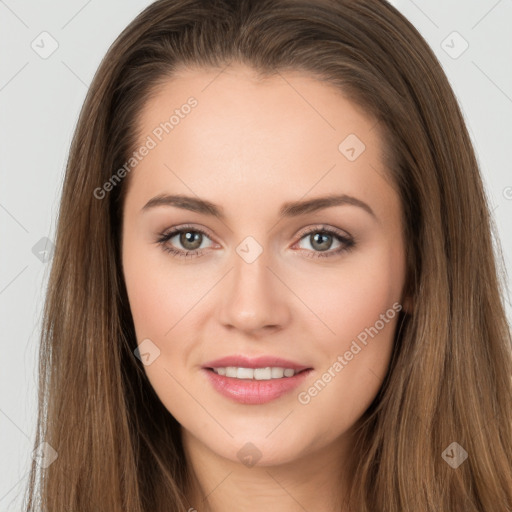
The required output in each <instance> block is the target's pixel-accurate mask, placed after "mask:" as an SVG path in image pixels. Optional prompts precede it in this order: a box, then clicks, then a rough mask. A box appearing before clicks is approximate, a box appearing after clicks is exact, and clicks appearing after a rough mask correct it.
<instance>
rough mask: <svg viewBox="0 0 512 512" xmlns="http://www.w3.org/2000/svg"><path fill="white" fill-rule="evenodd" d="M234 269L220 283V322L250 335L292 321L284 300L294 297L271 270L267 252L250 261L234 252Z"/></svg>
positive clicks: (278, 327) (277, 327)
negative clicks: (221, 283)
mask: <svg viewBox="0 0 512 512" xmlns="http://www.w3.org/2000/svg"><path fill="white" fill-rule="evenodd" d="M233 267H234V268H232V270H231V272H229V274H228V276H226V278H225V279H224V280H223V281H224V283H223V285H222V290H221V294H222V298H221V302H220V310H219V312H218V314H219V319H220V322H221V323H222V324H223V325H224V326H225V327H227V328H228V329H237V330H239V331H242V332H244V333H246V334H250V335H252V336H255V335H256V336H258V335H260V334H263V333H265V332H267V331H270V330H281V329H283V328H284V327H286V325H287V324H288V323H289V321H290V318H291V314H290V308H289V304H288V302H287V301H288V300H290V297H291V296H292V295H293V294H292V293H291V292H290V291H289V290H288V288H287V287H286V285H285V284H284V283H283V281H282V280H281V279H280V276H279V275H278V272H276V270H275V269H274V268H272V261H271V257H270V255H269V254H268V253H267V251H265V250H264V251H263V252H262V253H261V254H260V255H259V256H258V257H257V258H256V260H255V261H252V262H248V261H246V260H244V258H242V257H241V256H239V255H238V254H237V253H235V254H234V256H233Z"/></svg>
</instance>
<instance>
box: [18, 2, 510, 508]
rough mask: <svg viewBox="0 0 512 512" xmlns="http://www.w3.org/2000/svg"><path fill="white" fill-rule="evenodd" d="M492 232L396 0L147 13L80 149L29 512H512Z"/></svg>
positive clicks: (449, 112)
mask: <svg viewBox="0 0 512 512" xmlns="http://www.w3.org/2000/svg"><path fill="white" fill-rule="evenodd" d="M491 225H492V223H491V221H490V214H489V209H488V206H487V202H486V198H485V195H484V191H483V186H482V180H481V177H480V174H479V169H478V165H477V162H476V159H475V154H474V150H473V147H472V145H471V141H470V137H469V136H468V131H467V129H466V126H465V124H464V120H463V117H462V115H461V112H460V109H459V107H458V104H457V101H456V98H455V96H454V94H453V92H452V90H451V88H450V86H449V84H448V81H447V79H446V76H445V75H444V73H443V71H442V69H441V67H440V65H439V63H438V61H437V60H436V58H435V56H434V54H433V52H432V51H431V50H430V49H429V47H428V45H427V44H426V42H425V41H424V40H423V39H422V37H421V36H420V35H419V33H418V32H417V31H416V30H415V29H414V27H413V26H412V25H411V24H410V23H409V22H408V21H407V20H406V19H405V18H404V17H403V16H402V15H400V13H399V12H398V11H397V10H395V9H394V8H393V7H391V6H390V5H389V4H387V3H386V2H385V1H380V0H357V1H351V0H315V1H313V0H268V1H267V0H259V1H251V0H241V1H239V0H237V1H235V0H210V1H207V2H200V1H197V0H160V1H157V2H155V3H154V4H152V5H150V6H149V7H148V8H147V9H146V10H145V11H144V12H142V13H141V14H140V15H139V16H138V17H137V18H136V19H135V20H134V21H133V22H132V23H131V24H130V25H129V26H128V27H127V28H126V29H125V30H124V32H123V33H122V34H121V35H120V36H119V38H118V39H117V40H116V41H115V43H114V44H113V45H112V47H111V48H110V50H109V51H108V53H107V55H106V57H105V59H104V60H103V62H102V63H101V66H100V68H99V70H98V72H97V74H96V76H95V77H94V80H93V83H92V84H91V87H90V89H89V92H88V95H87V98H86V101H85V104H84V106H83V109H82V112H81V115H80V119H79V122H78V126H77V128H76V133H75V137H74V140H73V143H72V147H71V151H70V157H69V162H68V167H67V171H66V177H65V183H64V189H63V194H62V202H61V209H60V215H59V223H58V231H57V241H56V252H55V256H54V259H53V267H52V272H51V277H50V282H49V287H48V296H47V303H46V308H45V323H44V331H43V336H42V346H41V374H40V379H41V380H40V386H41V395H40V396H41V401H40V410H39V418H38V421H39V430H38V436H37V439H36V443H35V448H36V450H38V451H37V453H38V454H39V455H40V456H39V457H36V458H35V460H34V463H33V466H32V474H31V482H30V487H29V489H28V499H27V501H28V503H27V508H26V510H27V511H35V510H44V511H51V512H64V511H74V512H85V511H88V512H89V511H103V510H105V511H109V512H114V511H115V512H121V511H124V512H149V511H151V512H154V511H164V510H165V511H187V510H197V511H200V512H203V511H213V512H219V511H225V510H233V509H234V510H243V511H244V512H248V511H249V512H251V511H261V510H279V511H284V512H286V511H298V510H308V511H319V512H333V511H338V512H340V511H341V512H347V511H357V512H370V511H372V512H375V511H383V512H384V511H385V512H402V511H405V510H414V511H425V512H427V511H428V512H434V511H440V510H442V511H448V510H449V511H452V512H455V511H461V512H462V511H464V512H477V511H478V512H484V511H485V512H491V511H493V512H495V511H505V510H512V455H511V454H512V413H511V407H510V406H511V399H512V393H511V384H512V383H511V375H512V360H511V338H510V331H509V328H508V325H507V321H506V317H505V313H504V307H503V302H502V295H501V292H502V287H501V286H502V285H501V283H500V281H499V279H498V276H499V273H498V271H497V268H496V263H495V256H494V253H493V239H492V236H491V234H492V232H491Z"/></svg>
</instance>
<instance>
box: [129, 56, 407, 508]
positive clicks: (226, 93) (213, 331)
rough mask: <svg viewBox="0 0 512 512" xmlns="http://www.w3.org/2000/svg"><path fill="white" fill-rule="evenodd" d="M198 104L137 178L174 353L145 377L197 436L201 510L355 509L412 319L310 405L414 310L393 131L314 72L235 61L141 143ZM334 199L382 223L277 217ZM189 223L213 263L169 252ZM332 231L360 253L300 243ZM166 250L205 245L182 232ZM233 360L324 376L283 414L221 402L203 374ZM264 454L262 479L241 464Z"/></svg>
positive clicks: (144, 260) (202, 72) (144, 250)
mask: <svg viewBox="0 0 512 512" xmlns="http://www.w3.org/2000/svg"><path fill="white" fill-rule="evenodd" d="M190 96H194V97H195V98H196V99H197V101H198V105H197V107H195V108H194V109H193V110H192V111H191V113H190V114H188V116H185V117H184V118H183V119H181V120H180V124H179V125H177V126H175V128H174V129H173V131H172V132H170V133H169V134H168V135H166V136H165V137H164V138H163V140H162V141H161V142H159V143H158V145H157V146H156V147H155V148H154V149H152V150H151V151H150V152H149V154H148V155H147V156H146V157H145V158H144V159H143V160H142V161H141V162H140V163H139V164H138V165H137V167H136V169H135V170H134V171H133V172H132V174H131V175H130V182H129V188H128V191H127V195H126V202H125V205H124V216H123V230H122V260H123V271H124V277H125V280H126V286H127V291H128V297H129V301H130V308H131V311H132V315H133V319H134V324H135V329H136V334H137V341H138V343H140V342H141V341H142V340H144V339H147V338H149V339H150V340H151V341H152V343H154V345H155V346H157V347H158V348H159V350H160V355H159V356H158V357H157V358H156V359H155V360H154V362H152V363H151V364H149V365H147V366H145V367H144V368H145V371H146V373H147V376H148V378H149V381H150V383H151V385H152V386H153V387H154V389H155V391H156V393H157V395H158V396H159V398H160V400H161V401H162V403H163V404H164V406H165V407H166V408H167V409H168V411H169V412H170V413H171V414H173V415H174V417H175V418H176V419H177V420H178V421H179V423H180V424H181V425H182V437H183V443H184V448H185V452H186V455H187V459H188V462H189V464H190V466H191V468H192V470H193V471H192V472H193V474H194V476H195V483H194V485H193V486H192V487H191V488H190V489H188V490H187V495H188V497H189V499H190V504H191V507H194V508H196V509H197V510H200V511H203V510H212V511H215V512H217V511H224V510H228V509H229V508H231V507H232V506H233V504H234V503H235V504H236V508H237V509H238V510H245V511H248V512H250V511H261V510H281V511H285V512H286V511H296V510H303V509H306V510H316V511H334V510H337V511H339V510H340V509H344V510H345V508H343V507H344V506H343V504H342V503H343V500H344V495H345V492H346V487H347V484H348V480H347V475H348V474H349V473H350V471H349V468H351V467H352V465H353V464H354V462H355V460H354V458H353V457H351V447H352V446H353V443H354V434H353V430H354V429H353V427H354V425H355V424H356V422H357V420H358V419H359V418H360V417H361V416H362V414H363V413H364V412H365V410H366V409H367V408H368V406H369V405H370V404H371V402H372V401H373V399H374V398H375V396H376V394H377V392H378V391H379V388H380V387H381V384H382V382H383V379H384V376H385V374H386V371H387V369H388V366H389V362H390V357H391V351H392V345H393V338H394V334H395V330H396V327H397V320H398V315H396V316H394V318H393V319H390V320H389V321H388V322H387V323H385V326H384V328H382V329H381V330H380V331H379V332H378V334H377V335H376V336H375V337H373V338H369V341H368V343H367V345H366V346H363V348H362V350H361V351H360V352H359V353H358V354H357V355H355V356H354V357H353V359H352V360H351V361H348V362H347V363H348V364H347V365H346V366H345V367H344V368H343V369H342V370H341V371H339V372H337V373H336V372H335V375H336V376H335V377H334V378H332V379H331V381H330V382H329V383H328V384H327V385H326V386H325V387H324V388H323V389H322V390H321V392H320V393H318V394H317V395H316V396H315V397H313V398H312V399H311V401H310V402H309V403H307V404H301V403H300V402H299V400H298V393H299V392H301V391H304V390H307V389H308V388H309V387H311V386H312V385H313V383H314V382H315V381H317V380H318V379H319V378H320V377H321V376H322V374H323V373H324V372H325V371H327V369H328V368H329V367H332V366H333V363H335V362H336V361H337V358H338V356H339V355H343V354H344V353H345V352H346V351H347V350H349V348H350V346H351V343H352V341H353V340H354V339H356V337H357V336H358V334H360V333H361V332H362V331H364V329H365V328H366V327H369V326H373V325H375V323H376V321H377V320H379V318H381V317H380V315H382V314H385V313H386V311H387V310H389V309H390V308H392V305H393V304H394V303H399V304H400V305H404V307H405V309H407V305H406V304H404V297H402V292H403V286H404V282H405V242H404V239H403V236H402V235H403V232H402V223H401V204H400V200H399V197H398V195H397V193H396V191H395V189H394V188H393V186H392V184H391V183H390V180H389V178H387V177H386V169H385V168H384V167H383V163H382V149H383V148H382V142H381V138H380V136H379V133H378V125H377V124H376V123H375V121H374V120H373V119H371V118H369V117H368V116H367V114H366V113H365V112H364V111H362V110H361V109H359V108H358V107H357V106H356V105H354V104H353V103H351V102H349V101H348V100H347V99H346V98H344V97H343V96H342V95H341V94H340V92H339V91H337V90H336V89H334V88H333V87H332V86H330V85H328V84H325V83H322V82H319V81H317V80H315V79H314V78H312V77H310V76H307V75H305V74H303V73H299V72H291V71H287V72H286V73H280V74H279V75H276V76H273V77H271V78H265V79H258V78H257V77H256V75H255V73H254V72H253V71H252V70H251V69H250V68H248V67H245V66H242V65H236V66H230V67H229V68H227V69H225V70H224V71H223V72H222V73H220V74H219V70H217V69H215V70H211V69H186V70H185V69H184V70H181V71H180V73H179V74H178V75H175V76H174V77H173V78H172V79H170V80H169V81H168V82H167V83H166V84H165V85H164V86H163V87H162V88H161V89H160V90H159V92H158V94H157V95H156V96H154V97H153V98H152V99H151V100H149V101H148V103H147V104H146V106H145V108H144V109H143V111H142V112H141V114H140V118H139V125H140V129H141V131H140V133H141V134H142V136H141V143H142V142H143V141H144V140H145V139H146V137H147V135H150V134H151V133H152V131H153V130H154V129H155V127H156V126H158V125H159V124H160V123H161V122H162V121H164V120H166V119H168V118H169V115H170V114H169V113H172V112H173V110H174V109H176V108H179V107H180V106H181V105H182V104H184V103H185V102H186V101H187V98H189V97H190ZM351 133H355V134H357V137H358V138H359V139H360V140H361V141H363V142H364V144H365V145H366V149H365V151H364V152H362V153H361V154H360V156H359V157H358V158H357V159H356V160H354V161H349V160H348V159H347V158H346V157H345V156H344V155H343V154H342V153H341V152H340V151H339V149H338V146H339V144H340V142H342V141H343V140H344V139H345V138H346V137H347V135H349V134H351ZM332 193H337V194H341V193H344V194H348V195H350V196H354V197H356V198H357V199H359V200H361V201H364V202H365V203H367V205H369V206H370V207H371V209H372V210H373V212H374V214H375V217H373V216H372V215H370V214H369V213H368V212H367V211H365V210H364V209H363V208H360V207H358V206H353V205H347V204H345V205H341V206H334V207H329V208H326V209H323V210H320V211H317V212H314V213H306V214H304V215H301V216H299V217H296V218H283V219H279V217H278V212H279V209H280V207H281V206H282V204H283V203H284V202H287V201H294V200H299V199H303V200H304V199H311V198H314V197H319V196H325V195H328V194H332ZM159 194H184V195H190V196H194V197H197V196H198V197H200V198H202V199H207V200H209V201H211V202H213V203H215V204H217V205H219V206H221V207H222V208H223V209H224V212H225V214H226V220H225V221H221V220H219V219H217V218H214V217H211V216H208V215H205V214H201V213H197V212H192V211H188V210H184V209H180V208H177V207H175V206H168V205H167V206H158V207H155V208H150V209H148V210H145V211H141V210H142V208H143V206H144V205H145V204H146V203H147V202H148V201H149V200H150V199H151V198H153V197H154V196H157V195H159ZM183 224H192V225H193V228H199V229H203V230H206V231H207V233H208V236H203V242H202V243H201V249H203V250H204V252H203V254H202V255H199V256H193V257H191V258H187V259H185V258H177V257H173V256H172V255H171V254H169V253H167V252H165V251H164V249H163V246H162V245H159V244H158V243H157V242H156V240H157V239H158V238H159V236H160V234H161V233H164V232H169V231H170V228H172V227H175V226H176V227H179V226H180V225H183ZM319 224H320V225H322V224H323V225H324V226H326V227H328V228H337V229H338V230H340V231H341V232H342V233H343V234H344V235H345V236H346V235H349V236H351V237H352V238H353V239H354V240H355V246H354V247H352V249H351V250H349V251H344V252H342V253H340V254H338V255H333V256H332V257H326V258H315V257H312V258H309V257H307V254H308V253H309V254H310V255H312V256H315V254H319V253H322V251H321V249H318V244H315V242H314V240H312V237H311V236H309V235H306V236H304V235H302V236H301V235H300V233H301V232H302V231H304V229H305V228H308V227H311V228H315V227H321V226H319ZM318 231H321V230H320V229H318V230H317V231H316V232H318ZM313 234H314V233H313ZM199 236H200V235H199ZM247 236H252V237H253V238H254V239H255V240H256V241H257V242H258V243H259V245H260V246H261V248H262V249H263V252H262V253H261V254H260V256H259V257H258V258H257V259H256V260H255V261H254V262H252V263H250V264H249V263H247V262H246V261H245V260H244V259H243V258H242V257H240V256H239V254H238V253H237V251H236V248H237V247H238V246H239V244H240V243H241V242H242V241H243V240H244V239H245V238H246V237H247ZM328 241H329V239H328ZM166 244H167V246H172V245H174V247H175V248H177V249H181V250H183V251H184V250H186V249H187V248H190V247H191V245H188V246H184V245H183V244H181V243H180V238H179V235H178V236H174V237H173V238H172V242H171V241H168V242H167V243H166ZM331 244H332V245H331V246H330V247H329V248H328V250H329V251H331V253H333V252H334V251H335V250H336V249H337V248H339V247H340V246H341V245H343V244H342V243H341V242H339V241H338V240H337V239H336V238H335V237H333V238H332V242H331ZM327 246H328V244H327ZM360 345H361V344H360ZM232 354H245V355H248V356H258V355H276V356H279V357H283V358H287V359H292V360H293V361H295V362H298V363H301V364H304V365H307V366H309V367H312V368H313V371H312V372H311V374H310V375H309V376H308V378H307V381H306V383H305V384H304V385H303V386H301V387H300V389H297V390H294V391H292V392H291V393H289V394H286V395H284V396H282V397H280V398H278V399H276V400H274V401H271V402H269V403H266V404H262V405H245V404H239V403H236V402H233V401H231V400H229V399H228V398H226V397H224V396H222V395H220V394H218V393H217V391H216V390H215V389H213V387H212V386H211V385H210V384H209V382H208V381H207V379H206V378H205V375H204V370H202V369H201V367H202V365H203V364H204V363H206V362H207V361H209V360H212V359H216V358H218V357H223V356H227V355H232ZM247 442H251V443H252V444H253V445H254V446H256V447H257V449H258V450H259V452H260V453H261V458H260V459H259V461H258V462H257V464H256V465H254V466H252V467H249V466H246V465H244V464H243V463H242V462H241V460H239V458H238V456H237V453H238V451H239V450H240V449H241V448H242V447H243V446H244V445H245V444H246V443H247ZM206 495H208V498H207V500H205V499H204V497H205V496H206Z"/></svg>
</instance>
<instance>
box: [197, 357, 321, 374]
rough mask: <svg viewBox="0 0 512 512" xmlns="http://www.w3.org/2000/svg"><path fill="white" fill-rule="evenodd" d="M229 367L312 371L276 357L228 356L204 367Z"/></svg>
mask: <svg viewBox="0 0 512 512" xmlns="http://www.w3.org/2000/svg"><path fill="white" fill-rule="evenodd" d="M228 366H236V367H238V368H266V367H268V366H270V367H273V368H291V369H293V370H295V371H302V370H307V369H310V368H311V367H310V366H304V365H302V364H298V363H295V362H294V361H289V360H288V359H283V358H281V357H276V356H258V357H247V356H242V355H234V356H226V357H222V358H220V359H215V360H214V361H209V362H207V363H205V364H204V365H203V368H226V367H228Z"/></svg>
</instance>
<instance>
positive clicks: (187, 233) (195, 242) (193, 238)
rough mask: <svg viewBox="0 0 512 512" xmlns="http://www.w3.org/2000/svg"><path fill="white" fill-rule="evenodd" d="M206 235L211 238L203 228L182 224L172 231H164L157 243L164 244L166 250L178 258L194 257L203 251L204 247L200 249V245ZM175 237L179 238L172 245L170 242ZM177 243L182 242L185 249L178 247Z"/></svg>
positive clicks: (163, 247)
mask: <svg viewBox="0 0 512 512" xmlns="http://www.w3.org/2000/svg"><path fill="white" fill-rule="evenodd" d="M204 237H207V238H209V237H208V235H207V233H206V232H205V231H203V230H202V229H198V228H195V227H192V226H182V227H180V228H178V229H173V230H172V231H170V232H167V233H162V234H161V235H160V238H158V240H157V243H159V244H160V245H161V246H162V249H163V250H164V251H166V252H169V253H171V254H172V255H173V256H176V257H178V258H192V257H194V256H196V255H198V254H202V253H203V249H204V248H203V249H200V247H201V245H202V242H203V240H204ZM173 238H176V239H177V240H176V242H174V243H173V244H172V245H170V244H169V243H168V242H171V240H172V239H173ZM176 244H180V245H181V246H182V247H183V249H176V247H175V245H176Z"/></svg>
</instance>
